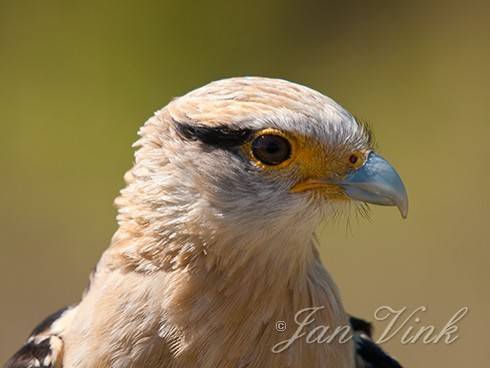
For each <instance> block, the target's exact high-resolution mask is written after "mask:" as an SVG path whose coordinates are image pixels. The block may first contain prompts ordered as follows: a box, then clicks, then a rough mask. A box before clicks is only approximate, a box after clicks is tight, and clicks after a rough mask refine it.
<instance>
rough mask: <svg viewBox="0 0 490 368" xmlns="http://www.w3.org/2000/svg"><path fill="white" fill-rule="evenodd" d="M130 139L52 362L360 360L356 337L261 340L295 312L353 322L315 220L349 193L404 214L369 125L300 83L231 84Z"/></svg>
mask: <svg viewBox="0 0 490 368" xmlns="http://www.w3.org/2000/svg"><path fill="white" fill-rule="evenodd" d="M140 136H141V138H140V139H139V141H138V142H137V143H136V147H138V150H137V152H136V154H135V164H134V166H133V168H132V169H131V170H130V171H129V172H128V173H127V174H126V176H125V180H126V182H127V186H126V188H125V189H123V190H122V191H121V195H120V197H119V198H118V199H117V200H116V204H117V207H118V209H119V214H118V218H117V219H118V223H119V229H118V230H117V232H116V233H115V235H114V237H113V239H112V242H111V246H110V247H109V248H108V250H107V251H106V252H105V253H104V255H103V256H102V258H101V260H100V261H99V263H98V265H97V268H96V270H95V272H94V273H93V277H92V281H91V284H90V287H89V289H88V290H87V292H86V293H85V294H84V297H83V298H82V301H81V302H80V303H79V304H78V305H77V306H75V307H73V308H71V309H70V310H69V311H68V312H65V313H64V314H62V315H60V316H58V317H59V318H58V320H57V322H56V323H57V326H54V325H53V327H50V328H49V329H48V332H45V334H47V335H49V331H51V332H52V334H51V335H52V336H56V337H57V338H59V339H60V340H62V344H63V346H62V352H61V353H58V354H57V355H56V356H57V357H58V360H57V362H58V363H57V364H58V366H61V364H62V366H63V367H65V368H82V367H84V368H85V367H86V368H89V367H115V368H122V367H147V368H153V367H174V368H184V367H202V368H206V367H209V368H216V367H249V368H252V367H281V368H282V367H311V368H315V367H338V368H344V367H345V368H347V367H354V366H355V364H356V363H355V360H356V359H355V354H354V346H353V343H352V341H349V342H347V343H338V342H337V341H334V342H332V343H329V344H307V343H306V342H305V340H298V341H297V342H295V343H294V344H292V345H291V346H290V348H289V349H287V350H286V351H284V352H282V353H278V354H275V353H273V352H271V348H272V346H273V345H274V344H276V343H278V342H279V341H281V340H284V339H285V336H284V335H283V334H280V333H278V332H277V331H276V329H275V323H276V321H279V320H280V321H285V322H286V323H287V324H288V325H290V326H293V325H294V324H295V323H294V315H295V313H296V312H298V311H299V310H301V309H302V308H306V307H310V306H323V307H324V308H323V309H322V310H321V311H320V312H319V313H318V314H317V315H316V319H317V323H318V324H322V325H328V326H331V327H332V328H335V327H337V326H345V325H347V324H348V323H349V322H348V316H347V315H346V313H345V312H344V309H343V307H342V303H341V301H340V298H339V294H338V291H337V289H336V287H335V285H334V283H333V281H332V280H331V278H330V276H329V275H328V273H327V271H326V270H325V268H324V267H323V265H322V264H321V262H320V260H319V256H318V253H317V251H316V247H315V242H314V230H315V228H316V226H317V225H318V223H319V222H320V221H321V220H322V219H325V218H327V219H328V218H329V217H331V216H333V215H334V214H335V213H336V212H337V211H339V210H341V209H342V208H343V207H344V206H345V204H346V203H348V201H349V196H350V197H353V198H355V199H358V200H366V201H369V202H372V203H379V204H391V205H397V206H398V207H399V208H400V210H401V211H402V213H403V214H406V209H407V204H406V194H405V192H404V189H403V188H402V184H401V181H399V178H398V176H397V175H396V173H395V172H394V170H393V171H390V170H392V168H391V166H386V165H388V164H387V163H386V165H385V166H383V165H384V163H385V162H386V161H384V160H383V159H381V158H379V156H376V155H375V154H374V153H372V152H371V146H370V144H371V142H370V134H369V131H368V130H367V129H366V128H365V126H364V125H362V124H360V123H359V122H357V121H356V120H355V119H354V117H353V116H352V115H350V114H349V113H348V112H347V111H345V110H344V109H343V108H342V107H341V106H339V105H338V104H337V103H335V102H334V101H332V100H331V99H329V98H328V97H325V96H323V95H321V94H320V93H318V92H316V91H313V90H311V89H309V88H306V87H303V86H299V85H297V84H293V83H290V82H286V81H282V80H275V79H266V78H233V79H228V80H222V81H218V82H214V83H211V84H209V85H207V86H205V87H203V88H200V89H198V90H195V91H193V92H191V93H189V94H187V95H185V96H183V97H180V98H177V99H175V100H174V101H172V102H171V103H170V104H169V105H167V106H166V107H165V108H163V109H162V110H160V111H158V112H157V113H156V114H155V116H154V117H152V118H151V119H150V120H148V122H147V123H146V124H145V125H144V126H143V127H142V128H141V130H140ZM259 139H261V140H265V143H264V141H259ZM271 142H272V143H271ZM264 144H265V145H266V146H264ZM267 144H268V146H267ZM271 144H272V145H271ZM281 145H284V147H286V148H281V147H283V146H281ZM264 147H265V148H264ZM278 147H279V148H278ZM258 150H262V151H258ZM281 150H288V151H287V152H286V151H285V152H281ZM264 155H265V156H266V157H265V158H263V157H262V156H264ZM281 155H282V156H281ZM268 161H270V162H269V163H265V162H268ZM270 163H272V164H270ZM367 168H370V169H372V170H371V171H369V170H367ZM366 171H369V173H366ZM373 173H374V174H373ZM354 174H355V177H354ZM375 174H376V178H375V177H374V176H375ZM360 176H361V177H362V180H363V181H362V186H361V185H360V184H359V181H360V179H359V177H360ZM397 178H398V179H397ZM378 179H379V180H378ZM397 180H398V181H397ZM380 183H381V184H382V185H381V184H380ZM400 185H401V187H400ZM380 188H381V189H380ZM402 189H403V190H402ZM346 193H349V194H346ZM350 193H351V194H350ZM54 327H56V329H54ZM286 337H287V336H286ZM61 357H62V358H61ZM10 364H11V365H10V366H9V367H22V366H25V367H27V366H28V365H15V361H13V363H10ZM46 366H49V365H46ZM51 366H54V365H53V364H52V365H51Z"/></svg>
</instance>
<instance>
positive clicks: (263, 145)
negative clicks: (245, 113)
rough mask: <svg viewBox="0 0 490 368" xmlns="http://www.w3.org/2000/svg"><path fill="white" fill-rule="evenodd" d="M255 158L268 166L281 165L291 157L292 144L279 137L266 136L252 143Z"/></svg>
mask: <svg viewBox="0 0 490 368" xmlns="http://www.w3.org/2000/svg"><path fill="white" fill-rule="evenodd" d="M252 153H253V155H254V157H255V158H256V159H257V160H259V161H260V162H262V163H263V164H266V165H279V164H280V163H281V162H284V161H286V160H287V159H288V158H289V157H290V156H291V144H290V143H289V141H288V140H287V139H286V138H284V137H281V136H279V135H273V134H264V135H261V136H259V137H257V138H255V140H254V141H253V142H252Z"/></svg>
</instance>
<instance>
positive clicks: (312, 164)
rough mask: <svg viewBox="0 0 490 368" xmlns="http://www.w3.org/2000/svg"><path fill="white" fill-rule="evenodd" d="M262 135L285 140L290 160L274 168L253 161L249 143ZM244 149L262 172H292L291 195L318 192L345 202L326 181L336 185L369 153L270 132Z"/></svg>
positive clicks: (280, 132) (297, 135)
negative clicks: (293, 177)
mask: <svg viewBox="0 0 490 368" xmlns="http://www.w3.org/2000/svg"><path fill="white" fill-rule="evenodd" d="M262 135H276V136H280V137H283V138H285V139H287V140H288V141H289V143H290V145H291V155H290V157H289V158H288V159H286V160H285V161H283V162H281V163H279V164H277V165H267V164H264V163H263V162H261V161H259V160H258V159H257V158H255V156H254V154H253V152H252V142H253V141H254V139H256V138H257V137H259V136H262ZM244 149H245V152H246V154H247V156H248V157H249V158H250V160H251V161H252V162H253V163H254V164H255V165H256V166H258V167H260V168H261V169H263V170H267V171H276V172H277V171H278V170H288V172H290V173H291V172H294V176H295V177H296V182H295V183H294V184H293V186H292V187H291V189H290V191H291V192H292V193H302V192H307V191H320V192H321V193H322V195H325V196H327V197H328V198H330V199H344V200H347V199H349V198H348V197H347V196H346V195H345V193H344V192H343V190H342V188H341V187H339V186H338V185H336V184H333V183H329V181H330V182H336V181H339V180H340V179H342V178H343V177H345V176H346V175H347V174H348V173H350V172H351V171H352V170H355V169H357V168H359V167H361V166H362V165H363V164H364V162H365V161H366V159H367V156H368V153H369V149H364V150H355V151H353V150H352V149H351V148H350V147H347V146H338V145H336V146H335V147H328V146H326V145H325V144H323V143H320V142H319V141H318V140H316V139H314V138H312V137H309V136H303V135H299V134H292V133H289V132H284V131H281V130H278V129H272V128H268V129H264V130H260V131H258V132H256V133H255V135H254V137H253V138H252V139H251V140H250V142H248V143H247V144H246V145H245V146H244Z"/></svg>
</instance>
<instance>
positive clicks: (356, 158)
mask: <svg viewBox="0 0 490 368" xmlns="http://www.w3.org/2000/svg"><path fill="white" fill-rule="evenodd" d="M358 160H359V157H357V155H350V157H349V162H350V163H351V164H355V163H356V162H357V161H358Z"/></svg>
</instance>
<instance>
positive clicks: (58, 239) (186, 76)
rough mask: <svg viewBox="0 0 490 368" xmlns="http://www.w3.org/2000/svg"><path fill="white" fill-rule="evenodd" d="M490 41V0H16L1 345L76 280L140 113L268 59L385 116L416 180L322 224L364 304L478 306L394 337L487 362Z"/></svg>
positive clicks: (5, 117) (3, 49)
mask: <svg viewBox="0 0 490 368" xmlns="http://www.w3.org/2000/svg"><path fill="white" fill-rule="evenodd" d="M489 58H490V3H488V2H484V1H482V2H477V1H474V2H462V1H461V2H459V3H458V2H448V1H436V2H434V1H432V2H430V1H429V2H428V1H421V2H414V1H410V2H408V1H406V2H395V1H278V0H277V1H248V2H245V1H242V2H230V1H220V2H204V1H202V2H201V1H194V2H190V1H181V2H177V1H92V0H88V1H75V2H68V1H61V0H60V1H51V0H47V1H33V0H26V1H23V0H16V1H4V0H0V124H1V134H0V140H1V147H2V148H1V152H2V153H1V155H0V167H1V174H0V177H1V180H0V220H1V221H0V234H1V255H0V291H1V302H0V361H2V362H3V361H5V359H6V358H7V357H8V356H9V355H11V354H12V353H13V352H14V350H15V349H17V348H18V347H19V346H20V345H21V343H22V342H23V340H24V338H25V337H26V335H27V334H28V332H29V331H30V330H31V329H32V328H33V327H34V325H35V324H36V323H37V322H39V321H40V320H41V318H43V317H44V316H46V315H47V314H49V313H50V312H52V311H54V310H55V309H56V308H58V307H60V306H63V305H65V304H67V303H72V302H75V301H77V300H78V298H79V296H80V294H81V291H82V289H83V288H84V286H85V285H86V282H87V275H88V273H89V271H90V269H91V267H92V266H93V265H94V264H95V263H96V262H97V259H98V257H99V256H100V254H101V252H102V251H103V250H104V249H105V248H106V246H107V245H108V243H109V239H110V237H111V235H112V233H113V231H114V230H115V226H116V225H115V219H114V218H115V210H114V208H113V205H112V201H113V198H114V197H115V196H116V195H117V194H118V191H119V190H120V189H121V188H122V186H123V181H122V176H123V173H124V172H125V171H126V170H127V169H128V168H129V167H130V165H131V162H132V149H131V147H130V146H131V143H132V142H133V141H135V139H136V131H137V129H138V127H139V126H140V125H141V124H142V123H143V122H144V121H145V120H146V119H147V118H148V117H149V116H151V115H152V113H153V112H154V111H155V110H157V109H159V108H161V107H162V106H163V105H165V104H166V103H167V102H168V101H169V100H170V99H171V98H172V97H173V96H177V95H182V94H184V93H185V92H187V91H188V90H191V89H193V88H195V87H198V86H200V85H202V84H205V83H207V82H209V81H211V80H215V79H219V78H223V77H229V76H237V75H261V76H271V77H281V78H285V79H289V80H292V81H296V82H299V83H302V84H306V85H308V86H310V87H312V88H315V89H317V90H319V91H321V92H323V93H325V94H327V95H329V96H331V97H332V98H334V99H336V100H337V101H338V102H340V103H341V104H342V105H344V106H345V107H346V108H348V109H349V110H350V111H351V112H353V113H354V114H355V115H357V116H359V117H360V118H361V119H364V120H367V121H369V122H370V123H371V125H373V127H374V130H375V134H376V137H377V141H378V142H379V146H380V151H381V153H382V154H383V155H385V156H386V157H388V158H389V159H390V161H391V162H392V163H394V164H395V166H396V167H397V168H398V169H399V172H400V173H401V175H402V177H403V178H404V181H405V183H406V186H407V188H408V191H409V195H410V205H411V208H410V213H409V218H408V220H406V221H403V220H401V219H400V217H399V215H398V213H397V211H396V210H395V209H393V208H378V207H377V208H374V207H373V208H372V213H371V220H370V221H366V220H360V221H356V220H355V219H353V220H352V221H351V222H350V227H349V228H348V229H347V226H346V224H345V222H344V223H338V224H335V225H326V226H325V228H323V229H322V230H321V241H322V248H321V252H322V255H323V257H324V261H325V263H326V265H327V268H328V269H329V270H330V271H331V272H332V273H333V275H334V278H335V280H336V282H337V284H338V285H339V287H340V289H341V291H342V294H343V297H344V302H345V305H346V307H347V309H348V310H349V311H350V312H351V313H354V314H357V315H359V316H363V317H365V318H368V319H371V320H372V319H373V313H374V310H375V309H376V308H377V307H379V306H382V305H390V306H393V307H402V306H408V307H409V308H410V309H413V308H415V307H417V306H422V305H424V306H426V307H427V308H428V312H427V313H425V314H422V315H421V319H422V322H420V325H421V324H433V325H436V326H438V327H442V326H443V325H444V324H445V323H446V322H447V321H448V320H449V318H450V317H451V316H452V315H453V314H454V313H455V312H456V311H457V310H458V309H460V308H461V307H463V306H468V307H469V308H470V310H469V313H468V315H467V316H466V317H465V318H464V319H463V320H462V321H460V323H459V326H460V330H459V332H458V333H459V335H460V338H459V339H458V340H457V341H456V342H454V343H453V344H451V345H445V344H443V343H439V344H437V345H424V344H422V343H418V344H413V345H403V344H401V343H400V336H398V337H397V338H394V339H392V340H391V341H390V342H389V343H387V344H386V345H385V347H386V348H387V349H388V350H389V351H390V352H391V353H393V354H394V355H395V356H397V357H398V358H399V359H400V360H401V361H402V362H403V363H405V365H406V366H407V367H428V366H437V367H439V366H440V367H461V366H473V367H476V366H487V364H488V360H489V359H490V349H488V331H487V329H488V327H489V317H488V314H489V310H490V296H489V293H488V282H489V281H490V280H489V276H490V271H489V255H490V251H489V248H488V246H489V242H488V238H489V236H490V229H489V228H490V223H489V220H488V208H489V204H490V203H489V193H488V188H489V187H490V175H489V172H488V157H489V155H490V147H489V143H488V139H489V138H488V137H489V134H490V124H489V123H490V119H489V118H490V113H489V111H490V110H489V91H488V88H489V86H490V67H489ZM415 325H416V324H415ZM385 326H386V324H385V323H384V322H377V323H376V327H377V331H378V333H379V331H381V330H382V329H383V327H385Z"/></svg>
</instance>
